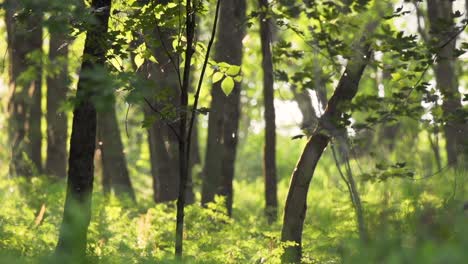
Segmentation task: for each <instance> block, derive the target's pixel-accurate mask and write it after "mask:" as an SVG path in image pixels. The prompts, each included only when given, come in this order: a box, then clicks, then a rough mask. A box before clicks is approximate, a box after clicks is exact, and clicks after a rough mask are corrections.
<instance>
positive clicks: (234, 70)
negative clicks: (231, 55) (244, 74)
mask: <svg viewBox="0 0 468 264" xmlns="http://www.w3.org/2000/svg"><path fill="white" fill-rule="evenodd" d="M239 72H240V66H237V65H232V66H231V67H229V69H228V70H227V71H226V74H227V75H229V76H236V75H238V74H239Z"/></svg>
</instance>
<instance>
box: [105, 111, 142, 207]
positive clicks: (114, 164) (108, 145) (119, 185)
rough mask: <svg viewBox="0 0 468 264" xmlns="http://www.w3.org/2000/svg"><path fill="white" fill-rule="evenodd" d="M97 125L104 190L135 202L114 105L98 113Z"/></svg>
mask: <svg viewBox="0 0 468 264" xmlns="http://www.w3.org/2000/svg"><path fill="white" fill-rule="evenodd" d="M97 124H98V142H99V148H100V150H101V156H102V174H103V185H104V186H103V187H104V190H111V189H112V190H114V193H115V194H116V195H117V196H123V195H127V196H128V197H129V198H130V199H132V200H133V201H135V192H134V191H133V187H132V182H131V180H130V176H129V173H128V168H127V161H126V159H125V153H124V147H123V144H122V138H121V135H120V129H119V124H118V121H117V115H116V112H115V106H114V104H112V106H111V107H109V109H105V110H102V111H100V112H98V119H97Z"/></svg>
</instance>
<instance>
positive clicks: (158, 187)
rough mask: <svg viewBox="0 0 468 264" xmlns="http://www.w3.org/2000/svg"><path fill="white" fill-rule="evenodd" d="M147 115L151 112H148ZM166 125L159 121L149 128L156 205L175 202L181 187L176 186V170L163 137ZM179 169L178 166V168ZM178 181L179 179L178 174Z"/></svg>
mask: <svg viewBox="0 0 468 264" xmlns="http://www.w3.org/2000/svg"><path fill="white" fill-rule="evenodd" d="M146 111H147V113H146V114H147V115H148V114H151V115H153V114H154V113H148V111H150V110H146ZM163 130H164V124H163V121H161V120H158V121H156V122H154V123H153V124H152V125H151V126H150V127H149V128H148V146H149V148H150V159H151V175H152V176H153V195H154V197H153V198H154V201H155V202H156V203H164V202H170V201H175V200H176V199H177V191H178V190H179V186H178V185H175V183H178V181H177V182H175V180H174V179H172V180H171V179H170V176H172V177H174V168H171V162H170V157H169V152H168V150H167V148H166V143H165V140H164V137H163ZM177 168H178V166H177ZM175 176H177V179H178V178H179V176H178V174H176V175H175Z"/></svg>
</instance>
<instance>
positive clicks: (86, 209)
mask: <svg viewBox="0 0 468 264" xmlns="http://www.w3.org/2000/svg"><path fill="white" fill-rule="evenodd" d="M91 8H92V9H93V10H100V12H94V13H93V14H94V16H95V18H96V24H95V25H92V27H90V28H89V29H88V32H87V33H86V41H85V47H84V51H83V62H82V65H81V72H82V73H83V72H85V71H92V70H93V68H94V67H96V66H100V67H102V66H104V63H105V54H106V52H107V49H106V47H105V45H103V43H106V33H107V28H108V20H109V16H110V9H111V0H93V1H92V3H91ZM94 89H96V88H95V87H93V86H91V82H89V81H88V79H87V78H86V77H85V75H83V74H81V75H80V79H79V81H78V89H77V97H78V98H80V101H79V102H77V104H76V105H75V109H74V111H73V126H72V135H71V140H70V157H69V162H68V181H67V194H66V198H65V207H64V212H63V222H62V226H61V229H60V235H59V240H58V244H57V248H56V250H57V253H59V254H64V255H68V256H73V257H77V258H82V257H84V256H85V254H86V237H87V231H88V225H89V222H90V218H91V195H92V191H93V180H94V173H93V169H94V164H93V157H94V151H95V141H96V108H95V106H94V104H93V102H92V101H91V95H92V94H93V90H94Z"/></svg>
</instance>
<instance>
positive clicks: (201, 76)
mask: <svg viewBox="0 0 468 264" xmlns="http://www.w3.org/2000/svg"><path fill="white" fill-rule="evenodd" d="M220 6H221V0H218V1H217V2H216V11H215V18H214V22H213V28H212V30H211V38H210V41H209V42H208V47H207V49H206V54H205V61H204V62H203V68H202V70H201V73H200V79H199V80H198V86H197V91H196V92H195V101H194V103H193V107H192V115H191V116H190V124H189V130H188V134H187V140H188V141H187V142H188V145H187V156H188V157H189V158H190V155H189V153H190V143H191V140H190V139H191V135H192V130H193V123H194V122H195V112H196V109H197V106H198V99H199V97H200V91H201V87H202V84H203V77H204V76H205V71H206V67H207V65H208V60H209V57H210V51H211V46H213V43H214V39H215V36H216V28H217V24H218V17H219V8H220Z"/></svg>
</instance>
